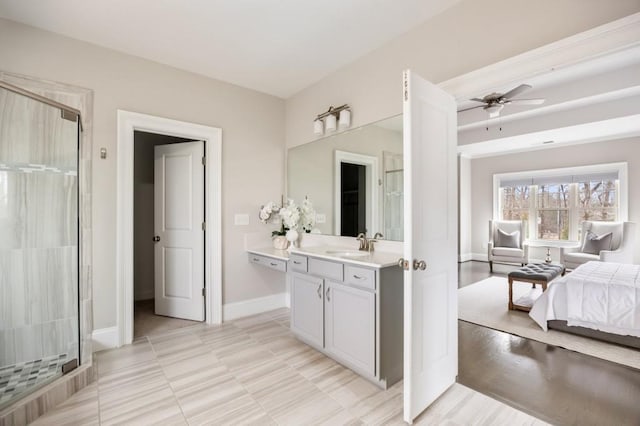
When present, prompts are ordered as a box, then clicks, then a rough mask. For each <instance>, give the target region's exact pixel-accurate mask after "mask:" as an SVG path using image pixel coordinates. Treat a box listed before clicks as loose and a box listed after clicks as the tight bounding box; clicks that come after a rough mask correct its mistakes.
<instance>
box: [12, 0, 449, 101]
mask: <svg viewBox="0 0 640 426" xmlns="http://www.w3.org/2000/svg"><path fill="white" fill-rule="evenodd" d="M459 1H460V0H428V1H427V0H403V1H402V2H398V1H397V0H347V1H344V0H323V1H301V0H277V1H276V0H271V1H268V0H189V1H184V0H103V1H87V0H38V1H25V0H0V17H4V18H7V19H10V20H14V21H18V22H22V23H25V24H27V25H31V26H34V27H38V28H42V29H45V30H48V31H52V32H55V33H59V34H63V35H66V36H69V37H72V38H75V39H79V40H83V41H87V42H90V43H94V44H97V45H100V46H104V47H107V48H110V49H114V50H117V51H120V52H124V53H128V54H130V55H135V56H139V57H142V58H145V59H150V60H153V61H156V62H160V63H162V64H166V65H170V66H173V67H176V68H180V69H184V70H187V71H191V72H194V73H198V74H202V75H205V76H208V77H212V78H216V79H219V80H223V81H226V82H230V83H234V84H237V85H239V86H243V87H247V88H251V89H254V90H258V91H261V92H265V93H268V94H271V95H275V96H278V97H281V98H287V97H289V96H291V95H293V94H295V93H296V92H298V91H300V90H301V89H303V88H305V87H307V86H309V85H311V84H313V83H315V82H317V81H318V80H320V79H322V78H323V77H325V76H327V75H329V74H330V73H332V72H334V71H335V70H337V69H339V68H341V67H342V66H344V65H346V64H348V63H350V62H352V61H354V60H355V59H357V58H359V57H361V56H363V55H365V54H366V53H368V52H370V51H372V50H374V49H376V48H378V47H380V46H381V45H383V44H385V43H387V42H389V41H391V40H392V39H394V38H396V37H397V36H399V35H401V34H403V33H405V32H407V31H409V30H411V29H412V28H414V27H416V26H418V25H419V24H421V23H423V22H424V21H426V20H427V19H429V18H431V17H432V16H434V15H436V14H438V13H440V12H442V11H444V10H445V9H447V8H449V7H451V6H453V5H454V4H456V3H458V2H459Z"/></svg>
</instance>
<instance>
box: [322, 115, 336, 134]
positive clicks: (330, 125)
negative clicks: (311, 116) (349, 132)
mask: <svg viewBox="0 0 640 426" xmlns="http://www.w3.org/2000/svg"><path fill="white" fill-rule="evenodd" d="M336 126H337V122H336V116H335V115H333V114H329V115H327V118H325V119H324V127H325V129H326V130H327V132H335V131H336Z"/></svg>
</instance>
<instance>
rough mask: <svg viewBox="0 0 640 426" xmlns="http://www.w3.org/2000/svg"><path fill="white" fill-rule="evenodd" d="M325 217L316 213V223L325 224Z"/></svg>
mask: <svg viewBox="0 0 640 426" xmlns="http://www.w3.org/2000/svg"><path fill="white" fill-rule="evenodd" d="M326 222H327V215H326V214H324V213H316V223H326Z"/></svg>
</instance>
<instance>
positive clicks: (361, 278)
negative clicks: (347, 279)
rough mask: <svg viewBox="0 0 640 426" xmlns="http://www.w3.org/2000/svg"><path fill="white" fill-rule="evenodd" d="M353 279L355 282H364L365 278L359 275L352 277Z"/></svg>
mask: <svg viewBox="0 0 640 426" xmlns="http://www.w3.org/2000/svg"><path fill="white" fill-rule="evenodd" d="M353 278H355V279H356V280H366V279H367V277H361V276H360V275H354V276H353Z"/></svg>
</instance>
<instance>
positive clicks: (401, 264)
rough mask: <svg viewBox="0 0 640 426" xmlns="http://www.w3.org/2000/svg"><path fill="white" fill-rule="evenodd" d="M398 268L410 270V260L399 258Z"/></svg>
mask: <svg viewBox="0 0 640 426" xmlns="http://www.w3.org/2000/svg"><path fill="white" fill-rule="evenodd" d="M398 268H400V269H404V270H405V271H408V270H409V261H408V260H405V259H404V258H403V257H401V258H400V259H398Z"/></svg>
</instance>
